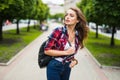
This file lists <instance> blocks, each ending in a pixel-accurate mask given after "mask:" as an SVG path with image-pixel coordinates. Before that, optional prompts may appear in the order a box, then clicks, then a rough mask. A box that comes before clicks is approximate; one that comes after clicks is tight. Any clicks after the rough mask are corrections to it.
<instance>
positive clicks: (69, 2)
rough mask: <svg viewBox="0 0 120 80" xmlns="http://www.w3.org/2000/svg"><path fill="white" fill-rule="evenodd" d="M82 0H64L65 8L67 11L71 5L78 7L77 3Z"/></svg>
mask: <svg viewBox="0 0 120 80" xmlns="http://www.w3.org/2000/svg"><path fill="white" fill-rule="evenodd" d="M80 1H81V0H64V9H65V11H66V10H67V9H69V8H70V7H76V4H77V3H78V2H80Z"/></svg>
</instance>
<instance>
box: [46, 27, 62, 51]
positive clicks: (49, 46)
mask: <svg viewBox="0 0 120 80" xmlns="http://www.w3.org/2000/svg"><path fill="white" fill-rule="evenodd" d="M60 33H61V31H60V30H59V28H56V29H54V31H53V32H52V34H51V35H50V36H49V37H48V38H49V39H48V41H47V43H46V46H45V50H50V49H53V48H54V49H57V48H56V45H55V43H56V42H57V41H58V37H59V36H60Z"/></svg>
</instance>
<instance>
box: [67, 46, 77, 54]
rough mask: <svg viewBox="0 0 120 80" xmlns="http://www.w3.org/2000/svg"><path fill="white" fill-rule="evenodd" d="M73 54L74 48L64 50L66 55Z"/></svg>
mask: <svg viewBox="0 0 120 80" xmlns="http://www.w3.org/2000/svg"><path fill="white" fill-rule="evenodd" d="M74 53H75V48H74V47H70V48H69V49H67V50H66V55H71V54H74Z"/></svg>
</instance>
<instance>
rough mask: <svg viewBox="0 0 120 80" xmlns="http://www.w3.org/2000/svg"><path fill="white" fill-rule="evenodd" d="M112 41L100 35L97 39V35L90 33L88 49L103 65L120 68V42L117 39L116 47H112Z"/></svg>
mask: <svg viewBox="0 0 120 80" xmlns="http://www.w3.org/2000/svg"><path fill="white" fill-rule="evenodd" d="M110 40H111V39H110V38H108V37H106V36H103V35H100V34H99V38H95V33H94V32H90V33H89V37H88V40H87V43H86V47H87V48H88V50H89V51H90V52H91V53H92V55H93V56H94V57H95V58H96V59H97V60H98V61H99V62H100V63H101V64H102V65H107V66H120V40H116V39H115V46H110Z"/></svg>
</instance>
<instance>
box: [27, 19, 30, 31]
mask: <svg viewBox="0 0 120 80" xmlns="http://www.w3.org/2000/svg"><path fill="white" fill-rule="evenodd" d="M29 31H30V19H29V21H28V27H27V32H29Z"/></svg>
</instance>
